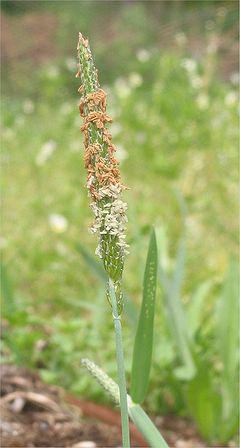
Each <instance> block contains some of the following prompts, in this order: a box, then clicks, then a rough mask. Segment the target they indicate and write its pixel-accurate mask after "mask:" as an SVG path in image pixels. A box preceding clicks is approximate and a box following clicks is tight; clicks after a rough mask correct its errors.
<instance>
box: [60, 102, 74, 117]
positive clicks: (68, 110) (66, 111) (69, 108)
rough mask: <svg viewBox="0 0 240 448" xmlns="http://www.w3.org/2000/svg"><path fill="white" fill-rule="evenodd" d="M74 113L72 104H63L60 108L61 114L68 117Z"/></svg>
mask: <svg viewBox="0 0 240 448" xmlns="http://www.w3.org/2000/svg"><path fill="white" fill-rule="evenodd" d="M72 111H73V107H72V105H71V103H63V104H62V106H61V107H60V113H61V114H63V115H68V114H70V113H71V112H72Z"/></svg>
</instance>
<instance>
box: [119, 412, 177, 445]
mask: <svg viewBox="0 0 240 448" xmlns="http://www.w3.org/2000/svg"><path fill="white" fill-rule="evenodd" d="M128 413H129V415H130V418H131V420H132V421H133V422H134V423H135V425H136V427H137V428H138V429H139V431H140V432H141V433H142V435H143V436H144V437H145V439H146V440H147V442H148V443H149V445H150V447H152V448H156V447H158V448H168V445H167V443H166V442H165V440H164V439H163V437H162V436H161V434H160V432H159V431H158V429H157V428H156V426H155V425H154V424H153V422H152V421H151V420H150V418H149V417H148V415H147V414H146V413H145V412H144V410H143V409H142V408H141V406H139V405H137V404H133V405H132V406H129V407H128Z"/></svg>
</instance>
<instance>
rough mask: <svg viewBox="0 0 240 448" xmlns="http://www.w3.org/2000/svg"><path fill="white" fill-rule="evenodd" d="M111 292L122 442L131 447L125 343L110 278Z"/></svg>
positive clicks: (124, 446)
mask: <svg viewBox="0 0 240 448" xmlns="http://www.w3.org/2000/svg"><path fill="white" fill-rule="evenodd" d="M109 293H110V297H111V303H112V311H113V322H114V329H115V340H116V357H117V370H118V386H119V394H120V408H121V419H122V444H123V448H130V437H129V422H128V405H127V388H126V378H125V368H124V355H123V345H122V326H121V316H119V315H118V308H117V300H116V295H115V290H114V283H113V281H112V280H111V279H109Z"/></svg>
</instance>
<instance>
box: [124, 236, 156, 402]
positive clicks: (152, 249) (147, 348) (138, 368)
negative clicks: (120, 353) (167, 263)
mask: <svg viewBox="0 0 240 448" xmlns="http://www.w3.org/2000/svg"><path fill="white" fill-rule="evenodd" d="M157 267H158V257H157V242H156V235H155V230H154V229H153V231H152V234H151V237H150V243H149V248H148V255H147V261H146V267H145V273H144V283H143V300H142V306H141V311H140V316H139V321H138V327H137V332H136V336H135V342H134V350H133V363H132V383H131V396H132V398H133V401H134V402H135V403H142V401H143V400H144V398H145V395H146V391H147V387H148V382H149V374H150V367H151V360H152V346H153V322H154V313H155V297H156V284H157Z"/></svg>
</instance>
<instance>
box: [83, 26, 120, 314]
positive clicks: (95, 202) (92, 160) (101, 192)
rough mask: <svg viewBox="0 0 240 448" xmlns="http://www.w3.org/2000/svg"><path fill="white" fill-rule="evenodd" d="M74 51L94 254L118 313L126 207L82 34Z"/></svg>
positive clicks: (103, 95) (103, 98)
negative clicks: (111, 287) (108, 282)
mask: <svg viewBox="0 0 240 448" xmlns="http://www.w3.org/2000/svg"><path fill="white" fill-rule="evenodd" d="M77 51H78V72H77V75H76V76H77V77H79V78H80V80H81V86H80V88H79V93H80V94H81V101H80V105H79V111H80V115H81V117H82V118H83V125H82V127H81V131H82V132H83V134H84V146H85V157H84V159H85V167H86V169H87V172H88V176H87V188H88V190H89V195H90V196H91V199H92V202H91V208H92V210H93V213H94V215H95V221H94V223H93V225H92V227H91V231H92V232H93V233H97V234H98V235H99V244H98V247H97V249H96V254H97V255H98V256H99V257H100V258H102V260H103V264H104V268H105V270H106V272H107V273H108V275H109V277H110V278H111V279H112V280H113V281H114V282H115V291H116V296H117V299H118V305H119V306H118V309H119V314H120V312H121V310H122V296H121V288H120V284H119V282H120V280H121V278H122V271H123V265H124V258H125V255H126V254H127V253H128V252H127V247H128V246H127V244H126V242H125V234H124V231H125V225H126V222H127V217H126V209H127V204H126V203H125V202H123V201H122V199H121V193H122V191H123V190H124V189H125V188H126V187H124V186H123V185H122V184H121V182H120V173H119V168H118V161H117V160H116V158H115V157H114V153H115V151H116V148H115V146H114V145H113V144H112V137H111V134H110V132H109V130H108V128H107V123H110V122H111V121H112V120H111V117H109V115H107V114H106V93H105V92H104V90H102V89H101V88H100V85H99V82H98V74H97V70H96V68H95V66H94V63H93V58H92V54H91V50H90V47H89V43H88V40H87V39H85V38H84V37H83V36H82V34H81V33H79V41H78V46H77ZM118 291H119V294H118Z"/></svg>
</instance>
